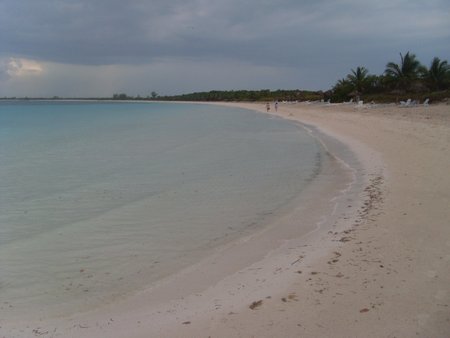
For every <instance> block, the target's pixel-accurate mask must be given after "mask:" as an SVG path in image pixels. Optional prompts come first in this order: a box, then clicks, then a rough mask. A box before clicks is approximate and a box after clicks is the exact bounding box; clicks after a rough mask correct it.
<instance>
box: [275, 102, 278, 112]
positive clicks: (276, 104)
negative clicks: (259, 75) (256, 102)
mask: <svg viewBox="0 0 450 338" xmlns="http://www.w3.org/2000/svg"><path fill="white" fill-rule="evenodd" d="M275 112H278V100H276V101H275Z"/></svg>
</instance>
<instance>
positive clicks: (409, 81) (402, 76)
mask: <svg viewBox="0 0 450 338" xmlns="http://www.w3.org/2000/svg"><path fill="white" fill-rule="evenodd" d="M400 58H401V63H400V64H396V63H394V62H389V63H388V64H387V65H386V70H385V71H384V73H385V74H386V76H387V77H388V78H390V79H391V80H392V81H393V82H394V83H395V85H396V86H397V88H399V89H404V90H408V89H410V88H411V86H412V85H413V83H414V82H415V81H416V80H417V79H418V78H419V74H420V72H421V71H422V70H423V66H422V65H421V64H420V62H419V61H418V60H417V59H416V56H415V55H414V54H410V53H409V52H408V53H406V55H405V56H403V55H402V53H400Z"/></svg>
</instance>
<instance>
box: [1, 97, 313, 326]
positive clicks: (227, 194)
mask: <svg viewBox="0 0 450 338" xmlns="http://www.w3.org/2000/svg"><path fill="white" fill-rule="evenodd" d="M320 158H321V148H320V146H319V145H318V144H317V143H316V141H315V139H313V138H312V137H311V136H310V135H309V134H308V133H307V132H306V131H305V130H303V129H302V128H301V127H299V126H297V125H295V124H292V123H289V122H287V121H284V120H281V119H277V118H272V117H270V116H268V115H265V114H260V113H255V112H252V111H248V110H242V109H231V108H225V107H218V106H211V105H194V104H170V103H166V104H163V103H108V102H98V103H95V102H45V101H40V102H38V101H25V102H0V272H1V273H0V299H1V300H2V304H1V310H2V315H3V316H5V317H6V318H7V317H8V316H12V317H14V316H21V317H22V316H26V315H27V314H30V315H32V314H34V313H37V312H39V313H40V316H43V317H45V316H53V315H56V314H58V315H63V314H69V313H71V312H73V311H82V310H86V309H89V308H91V307H94V306H97V305H100V304H102V303H106V302H110V301H113V300H114V299H116V298H117V297H122V296H123V295H126V294H128V293H129V292H132V291H133V290H138V289H139V288H142V287H144V286H145V285H148V284H149V283H151V282H154V281H156V280H158V279H160V278H163V277H165V276H167V275H169V274H170V273H173V272H175V271H177V270H178V269H180V268H183V267H186V266H188V265H189V264H192V263H194V262H196V261H197V260H198V259H199V258H201V257H203V256H204V255H205V253H207V252H208V250H211V249H213V248H214V247H216V246H218V245H221V244H223V243H226V242H227V241H230V240H232V239H234V238H237V237H239V236H242V235H244V234H248V233H251V232H252V231H256V230H258V229H260V228H261V227H262V226H264V224H265V222H267V220H268V218H270V217H274V215H277V212H281V207H282V206H285V205H288V204H289V202H290V201H292V200H293V199H294V198H295V197H296V196H298V194H299V193H300V192H301V191H302V189H303V188H304V187H305V185H306V184H307V183H308V182H309V181H310V180H311V179H313V178H314V176H315V174H316V173H317V171H318V168H319V166H320ZM61 304H64V306H61Z"/></svg>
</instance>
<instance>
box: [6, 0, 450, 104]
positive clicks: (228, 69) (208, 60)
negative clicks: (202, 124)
mask: <svg viewBox="0 0 450 338" xmlns="http://www.w3.org/2000/svg"><path fill="white" fill-rule="evenodd" d="M0 31H1V32H2V43H1V47H0V59H1V60H0V90H1V91H2V92H4V94H6V93H9V94H12V93H16V92H17V91H18V90H19V91H20V90H21V91H24V90H25V89H24V88H30V87H31V88H33V86H34V85H35V84H33V81H35V80H36V76H38V75H39V76H41V80H44V79H45V81H41V82H40V87H41V88H40V89H39V90H38V91H42V92H43V94H44V93H46V92H48V94H47V95H51V94H53V93H54V91H57V90H59V91H61V88H67V93H54V94H55V95H64V96H65V95H68V96H75V92H78V93H80V94H82V93H81V92H83V91H86V93H84V95H88V96H89V94H92V95H93V96H95V95H100V94H102V93H101V92H103V90H100V89H99V88H101V87H102V83H99V82H100V80H102V79H105V81H106V80H107V79H110V78H111V77H112V75H111V74H119V73H120V74H121V76H120V77H118V78H116V79H115V88H109V87H111V86H110V84H103V87H108V90H114V89H116V90H118V89H121V88H123V89H124V91H127V89H128V88H129V91H130V94H131V91H132V90H135V91H137V90H138V88H137V87H139V88H140V89H139V91H141V94H144V92H146V91H148V90H157V91H158V90H159V92H162V93H164V94H165V93H167V94H172V93H176V92H185V91H195V90H208V89H232V88H235V89H237V88H280V87H283V88H311V89H326V88H328V87H329V86H330V85H332V84H333V83H335V81H336V80H337V79H338V78H340V77H342V76H344V75H345V74H347V73H348V72H349V70H350V68H354V67H356V66H358V65H364V66H366V67H367V68H369V70H371V71H372V72H374V73H379V72H382V70H383V69H384V65H385V64H386V62H387V61H395V60H396V59H397V58H398V53H399V52H406V51H408V50H411V51H412V52H414V53H416V54H417V56H418V57H419V59H420V60H422V61H423V62H424V63H428V62H429V61H430V60H431V58H432V57H434V56H439V57H441V58H442V59H449V58H450V47H449V46H450V4H449V3H448V1H447V0H429V1H426V2H423V1H420V0H389V1H386V0H380V1H357V0H341V1H324V0H315V1H309V0H308V1H294V0H292V1H291V0H278V1H273V0H271V1H268V0H258V1H256V0H249V1H245V2H242V1H237V0H227V1H225V0H183V1H181V0H170V1H167V0H164V1H161V0H153V1H151V2H149V1H145V0H130V1H122V0H121V1H118V0H96V1H92V0H40V1H35V0H21V1H16V0H4V1H2V2H1V3H0ZM11 60H21V61H20V62H22V64H24V65H25V66H23V65H22V66H19V68H20V67H22V68H23V67H24V68H23V69H25V68H27V67H28V68H29V67H31V66H30V65H31V64H34V68H35V69H37V68H39V67H41V68H40V71H39V72H38V73H34V74H27V75H28V76H22V77H20V76H18V74H19V73H11ZM32 60H33V61H32ZM27 65H28V66H27ZM32 68H33V67H32ZM75 69H76V70H77V73H76V74H75V73H72V71H74V70H75ZM136 69H138V70H137V71H136ZM139 69H140V70H139ZM233 72H236V73H238V74H235V75H230V73H233ZM81 74H86V75H84V77H82V76H81ZM32 75H33V76H34V77H33V76H32ZM62 75H64V76H62ZM92 75H95V76H92ZM144 75H145V76H144ZM264 76H265V77H264ZM67 77H68V78H67ZM277 77H278V78H277ZM280 77H281V78H280ZM26 78H28V82H25V79H26ZM133 78H134V82H133V81H132V79H133ZM65 79H66V80H65ZM83 79H84V80H83ZM96 79H97V80H96ZM188 79H189V80H188ZM58 81H67V82H70V83H72V85H68V84H67V83H66V84H64V83H61V84H59V83H58ZM157 81H158V82H157ZM19 82H20V86H21V88H22V89H19V88H18V87H19ZM83 82H84V85H83V86H82V83H83ZM94 83H95V85H94ZM130 83H131V84H130ZM89 84H92V85H89ZM52 86H53V87H52ZM77 86H81V87H82V88H83V89H79V90H75V89H76V87H77ZM126 86H129V87H127V88H124V87H126ZM158 87H160V88H161V89H158ZM96 88H97V89H96ZM28 90H29V89H28ZM36 90H37V89H34V91H36ZM52 90H53V92H52V93H50V92H51V91H52ZM2 92H0V96H3V95H4V94H2ZM110 94H111V93H108V95H110ZM17 95H20V93H17Z"/></svg>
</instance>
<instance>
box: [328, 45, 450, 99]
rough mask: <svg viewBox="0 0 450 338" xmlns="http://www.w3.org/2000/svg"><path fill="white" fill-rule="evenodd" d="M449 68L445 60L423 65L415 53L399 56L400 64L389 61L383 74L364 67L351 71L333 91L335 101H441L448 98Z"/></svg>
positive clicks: (436, 60)
mask: <svg viewBox="0 0 450 338" xmlns="http://www.w3.org/2000/svg"><path fill="white" fill-rule="evenodd" d="M449 90H450V66H449V64H448V61H446V60H441V59H440V58H438V57H435V58H433V60H432V61H431V63H430V66H429V67H427V66H424V65H423V64H422V63H421V62H420V61H419V60H418V59H417V57H416V55H415V54H412V53H410V52H407V53H406V54H405V55H403V54H402V53H400V62H399V63H395V62H388V63H387V64H386V68H385V71H384V73H383V74H382V75H373V74H370V73H369V70H368V69H367V68H365V67H362V66H359V67H357V68H356V69H351V73H350V74H348V75H347V76H346V77H345V78H343V79H341V80H339V81H338V82H337V83H336V84H335V85H334V87H333V89H332V97H333V100H335V101H345V100H349V99H352V98H364V99H366V100H371V99H373V100H377V101H395V100H397V101H398V100H399V99H404V98H410V97H413V98H417V99H423V98H424V97H431V98H434V99H443V98H445V97H449V96H450V95H449V94H450V92H449Z"/></svg>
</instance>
